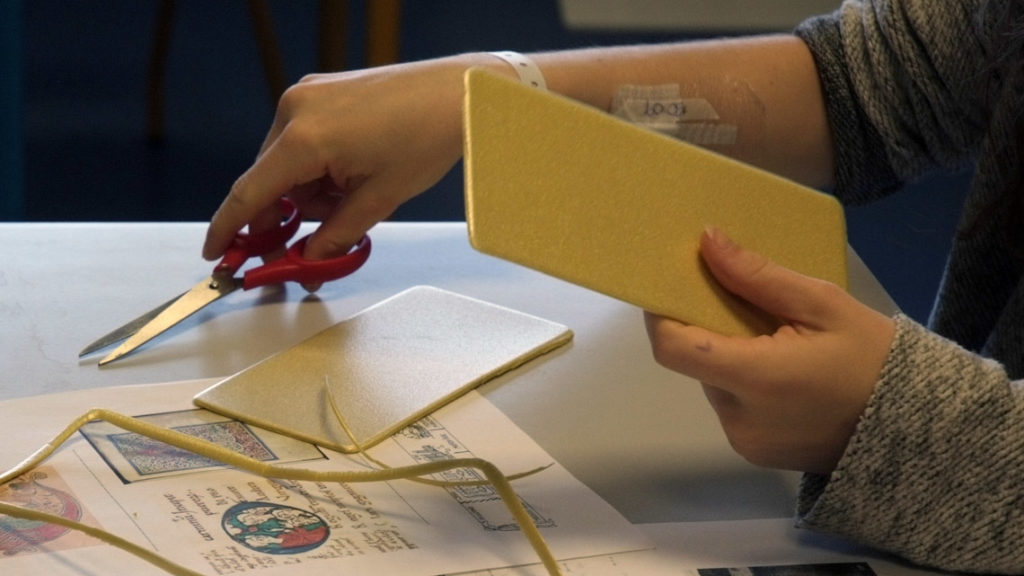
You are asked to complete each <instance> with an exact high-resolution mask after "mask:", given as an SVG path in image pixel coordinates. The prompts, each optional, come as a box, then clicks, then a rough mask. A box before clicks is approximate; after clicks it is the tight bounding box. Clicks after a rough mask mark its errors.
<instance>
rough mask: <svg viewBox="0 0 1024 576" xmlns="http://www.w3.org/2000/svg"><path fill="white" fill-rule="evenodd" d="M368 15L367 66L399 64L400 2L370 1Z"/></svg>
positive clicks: (390, 0)
mask: <svg viewBox="0 0 1024 576" xmlns="http://www.w3.org/2000/svg"><path fill="white" fill-rule="evenodd" d="M366 4H367V8H366V10H367V13H366V65H367V66H370V67H372V66H383V65H385V64H393V63H395V62H398V55H399V49H400V39H401V32H402V2H401V1H400V0H370V1H369V2H367V3H366Z"/></svg>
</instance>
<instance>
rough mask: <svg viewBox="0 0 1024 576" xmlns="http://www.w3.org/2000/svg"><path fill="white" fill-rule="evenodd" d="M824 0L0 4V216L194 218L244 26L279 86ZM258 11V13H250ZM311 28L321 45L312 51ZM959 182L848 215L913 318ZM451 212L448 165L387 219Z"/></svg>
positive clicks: (259, 79) (259, 106)
mask: <svg viewBox="0 0 1024 576" xmlns="http://www.w3.org/2000/svg"><path fill="white" fill-rule="evenodd" d="M375 2H376V3H377V5H375V4H374V3H375ZM834 4H836V2H835V1H834V0H780V1H777V2H776V1H764V0H561V1H559V0H407V1H405V2H398V1H397V0H348V1H338V0H334V1H332V0H323V1H321V0H267V1H264V2H260V1H253V0H249V1H246V0H179V1H177V2H172V1H170V0H31V1H23V0H0V19H2V21H0V52H2V54H0V108H2V110H0V220H8V221H19V220H24V221H203V220H206V219H207V218H208V217H209V216H210V215H211V214H212V213H213V210H214V209H215V208H216V206H217V205H218V204H219V202H220V200H221V199H222V197H223V196H224V194H225V193H226V192H227V190H228V188H229V187H230V185H231V183H232V182H233V181H234V179H235V178H236V177H237V176H238V175H239V174H240V173H241V172H242V171H244V170H245V169H246V168H247V167H248V166H249V164H250V162H251V160H252V158H253V156H254V155H255V153H256V151H257V150H258V148H259V145H260V143H261V142H262V139H263V137H264V135H265V133H266V130H267V128H268V127H269V125H270V122H271V119H272V117H273V109H274V108H273V104H272V103H273V102H274V96H273V93H274V91H275V88H274V87H273V86H272V84H274V82H269V83H268V72H267V69H266V68H265V67H264V62H265V61H266V59H265V58H264V57H261V54H262V55H264V56H265V55H266V52H262V53H261V48H260V44H259V42H258V38H259V37H260V36H259V34H257V30H259V29H260V25H259V22H263V23H264V24H265V23H267V22H269V23H270V26H269V31H270V33H271V34H272V36H273V38H274V40H275V42H276V47H277V51H276V52H275V54H276V56H275V57H273V58H271V60H274V59H275V58H276V62H277V64H278V68H277V69H278V70H279V71H280V74H281V77H280V78H273V76H274V74H273V73H271V74H270V75H269V77H270V79H271V80H273V81H276V83H277V84H279V85H280V84H283V85H288V84H291V83H293V82H295V81H296V80H298V79H299V78H300V77H301V76H302V75H304V74H306V73H310V72H315V71H318V70H321V69H323V68H325V67H330V68H332V69H335V68H359V67H363V66H365V65H367V63H368V62H370V63H372V62H373V61H374V59H375V58H376V59H378V60H379V59H380V58H382V57H384V58H387V57H388V56H387V54H388V52H389V50H390V51H391V52H392V57H393V59H396V60H401V61H410V60H419V59H424V58H430V57H434V56H442V55H448V54H452V53H456V52H463V51H479V50H500V49H509V50H518V51H523V52H529V51H534V50H545V49H558V48H570V47H579V46H595V45H610V44H622V43H635V42H657V41H665V40H674V39H685V38H697V37H706V36H718V35H723V34H729V35H732V34H748V33H754V32H762V31H764V30H766V29H768V30H770V29H777V30H786V29H788V28H789V27H790V26H792V24H793V23H795V22H797V21H799V19H800V18H801V17H802V15H803V14H813V13H817V12H820V11H823V10H827V9H829V8H830V7H831V6H832V5H834ZM396 6H397V7H398V10H399V11H398V13H397V19H395V18H396V16H395V13H394V12H393V9H394V8H395V7H396ZM171 7H173V11H172V13H171V15H170V16H168V13H169V12H171ZM260 7H265V8H266V12H265V13H263V14H262V15H261V18H257V19H256V20H254V14H257V13H258V12H259V9H260ZM254 10H256V12H254ZM375 18H376V19H377V22H376V23H374V19H375ZM381 18H383V19H384V22H383V24H381V22H380V19H381ZM325 24H329V25H325ZM381 26H383V28H381ZM389 27H390V28H391V29H393V30H394V31H395V37H394V39H393V41H392V40H389V39H388V35H387V29H388V28H389ZM371 29H372V30H373V32H371V31H370V30H371ZM382 29H383V30H384V32H381V30H382ZM263 30H264V31H266V30H267V27H266V26H264V27H263ZM265 36H266V34H264V37H265ZM325 38H326V39H327V40H328V42H327V43H325V44H324V46H326V48H327V50H328V52H329V54H328V55H327V57H323V56H318V52H320V51H321V50H322V49H323V48H322V47H321V40H322V39H325ZM161 42H163V44H162V45H163V46H164V47H165V52H164V54H165V60H164V66H163V73H162V74H161V75H159V77H160V78H162V89H161V90H160V91H159V94H160V95H161V96H162V98H161V99H160V101H159V106H158V107H157V108H159V111H160V112H161V113H162V116H161V118H162V123H161V124H160V126H159V128H160V130H159V134H158V135H156V136H154V134H153V124H152V122H153V121H152V114H151V112H152V107H151V106H150V107H147V102H148V101H150V100H148V99H147V98H148V97H150V96H152V95H153V92H151V90H152V89H153V86H154V83H153V81H152V78H153V76H152V71H153V70H154V68H153V64H152V57H153V51H154V49H155V48H156V47H158V46H160V45H161ZM382 45H383V48H382V47H381V46H382ZM382 54H383V56H382ZM967 177H968V176H967V175H955V176H951V177H937V178H933V179H929V180H928V181H925V182H920V183H915V184H914V185H913V186H911V187H910V189H909V190H908V192H907V193H906V194H903V195H900V196H899V197H896V198H893V199H892V200H886V201H884V202H882V203H879V204H877V205H873V206H871V207H868V208H857V209H851V210H850V211H849V234H850V241H851V244H853V245H854V247H855V248H856V249H857V250H858V252H859V253H860V254H861V256H862V257H863V258H864V259H865V261H867V262H868V264H869V265H870V266H871V268H872V270H873V271H874V272H875V274H876V276H878V277H879V279H880V280H881V281H882V282H883V284H884V285H885V286H886V288H887V289H889V291H890V292H891V293H892V294H893V296H894V298H895V299H896V300H897V302H898V303H899V304H900V305H901V306H902V307H903V308H904V310H905V311H907V312H908V313H909V314H910V315H911V316H913V317H915V318H918V319H922V320H923V319H924V318H926V317H927V313H928V309H929V307H930V302H931V299H932V296H933V294H934V290H935V285H936V284H937V282H938V280H939V275H940V274H941V269H942V264H943V261H944V253H945V250H946V248H947V247H948V244H949V234H950V231H951V229H952V226H953V223H954V222H955V214H956V211H957V209H958V208H959V202H960V198H961V196H962V189H963V186H964V185H965V183H966V181H967ZM462 218H463V204H462V180H461V170H460V169H458V167H457V169H456V170H453V171H452V173H451V174H450V175H449V176H448V177H447V178H445V179H444V180H443V181H442V182H441V183H440V184H439V185H438V186H437V187H436V189H435V190H432V191H430V192H429V193H427V194H425V195H423V196H421V197H420V198H418V199H416V200H414V201H412V202H410V203H409V204H408V205H406V206H404V207H402V208H401V209H400V210H399V212H398V213H396V214H395V215H394V219H396V220H461V219H462ZM197 254H198V246H197Z"/></svg>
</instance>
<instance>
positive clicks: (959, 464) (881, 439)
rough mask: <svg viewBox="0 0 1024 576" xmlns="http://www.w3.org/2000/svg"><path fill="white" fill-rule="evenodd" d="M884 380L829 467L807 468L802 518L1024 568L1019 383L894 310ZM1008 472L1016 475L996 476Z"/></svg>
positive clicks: (944, 561)
mask: <svg viewBox="0 0 1024 576" xmlns="http://www.w3.org/2000/svg"><path fill="white" fill-rule="evenodd" d="M896 327H897V328H896V337H895V339H894V341H893V347H892V350H891V352H890V355H889V358H888V360H887V362H886V365H885V367H884V368H883V371H882V375H881V378H880V380H879V382H878V384H877V386H876V388H875V391H874V394H873V395H872V397H871V399H870V401H869V402H868V406H867V408H866V409H865V411H864V414H863V415H862V417H861V420H860V422H859V423H858V425H857V429H856V431H855V433H854V435H853V437H852V438H851V439H850V442H849V444H848V445H847V448H846V451H845V453H844V455H843V457H842V459H841V460H840V462H839V465H838V466H837V468H836V470H835V471H834V472H833V473H832V474H831V475H830V476H822V475H814V474H807V475H805V477H804V479H803V482H802V485H801V489H800V494H799V497H798V502H797V524H798V526H801V527H806V528H811V529H815V530H821V531H825V532H831V533H835V534H839V535H842V536H845V537H848V538H851V539H853V540H856V541H858V542H861V543H864V544H868V545H870V546H873V547H876V548H880V549H884V550H888V551H891V552H894V553H897V554H899V555H901V556H904V557H906V558H908V559H910V560H912V561H915V562H918V563H921V564H925V565H930V566H935V567H940V568H944V569H948V570H968V571H986V572H993V573H997V572H1000V573H1001V572H1012V573H1017V572H1016V570H1019V568H1020V566H1024V546H1021V540H1022V539H1024V495H1022V491H1021V490H1020V489H1019V481H1020V480H1019V477H1020V473H1021V472H1022V471H1024V455H1022V454H1024V451H1022V450H1021V449H1020V446H1018V445H1017V443H1016V442H1014V441H1013V438H1016V437H1018V436H1016V435H1015V432H1016V430H1017V428H1018V427H1019V426H1021V425H1022V423H1024V407H1022V403H1021V398H1020V395H1021V391H1020V388H1017V387H1015V386H1014V385H1013V384H1011V383H1010V382H1009V381H1008V380H1007V378H1006V375H1005V373H1004V372H1003V370H1002V368H1001V366H999V365H998V364H997V363H995V362H992V361H991V360H986V359H983V358H981V357H979V356H977V355H974V354H972V353H970V352H968V351H966V350H964V349H962V348H960V347H959V346H957V345H956V344H955V343H953V342H951V341H948V340H945V339H943V338H941V337H939V336H937V335H935V334H934V333H932V332H929V331H928V330H926V329H925V328H924V327H922V326H920V325H918V324H916V323H915V322H913V321H912V320H910V319H909V318H907V317H905V316H903V315H898V316H897V317H896ZM996 470H1002V471H1009V472H1013V474H1011V475H1006V474H998V473H996V474H993V471H996Z"/></svg>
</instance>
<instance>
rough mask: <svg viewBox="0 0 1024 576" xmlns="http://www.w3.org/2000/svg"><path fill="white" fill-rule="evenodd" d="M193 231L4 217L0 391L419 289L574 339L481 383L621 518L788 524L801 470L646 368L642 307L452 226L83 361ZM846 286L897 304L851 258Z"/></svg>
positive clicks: (105, 380)
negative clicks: (515, 314)
mask: <svg viewBox="0 0 1024 576" xmlns="http://www.w3.org/2000/svg"><path fill="white" fill-rule="evenodd" d="M304 226H305V228H304V230H305V231H310V230H311V228H310V227H309V226H310V225H308V224H307V225H304ZM204 232H205V224H199V223H195V224H192V223H185V224H167V223H160V224H56V223H55V224H2V225H0V246H2V247H3V248H2V250H3V259H2V263H0V347H2V350H3V354H2V356H0V399H10V398H18V397H24V396H30V395H41V394H53V393H60V392H65V391H71V390H81V389H86V388H96V387H105V386H121V385H128V384H145V383H158V382H169V381H178V380H191V379H199V378H211V377H222V376H228V375H230V374H233V373H234V372H237V371H239V370H241V369H243V368H245V367H247V366H249V365H251V364H253V363H256V362H257V361H259V360H261V359H263V358H265V357H267V356H269V355H271V354H273V353H275V352H277V351H280V350H282V349H284V348H287V347H289V346H291V345H293V344H296V343H298V342H300V341H301V340H303V339H305V338H306V337H308V336H311V335H312V334H314V333H316V332H318V331H320V330H322V329H324V328H327V327H328V326H331V325H333V324H335V323H337V322H339V321H341V320H343V319H345V318H347V317H349V316H351V315H353V314H355V313H356V312H358V311H360V310H362V309H363V308H365V307H367V306H369V305H371V304H374V303H376V302H378V301H380V300H383V299H384V298H387V297H389V296H391V295H393V294H396V293H398V292H400V291H402V290H404V289H406V288H409V287H411V286H414V285H420V284H427V285H433V286H437V287H440V288H444V289H447V290H451V291H454V292H458V293H461V294H465V295H467V296H472V297H476V298H480V299H483V300H486V301H490V302H493V303H496V304H500V305H504V306H508V307H511V308H514V309H517V310H521V311H523V312H527V313H531V314H535V315H537V316H541V317H544V318H547V319H549V320H553V321H556V322H560V323H563V324H565V325H567V326H569V327H570V328H571V329H572V330H573V331H574V332H575V337H574V340H573V342H572V343H571V344H569V345H568V346H566V347H564V348H562V349H560V350H558V351H556V352H554V353H552V354H550V355H548V356H545V357H543V358H541V359H539V360H537V361H534V362H532V363H530V364H528V365H527V366H524V367H522V368H520V369H517V370H515V371H513V372H511V373H508V374H506V375H504V376H502V377H500V378H498V379H497V380H495V381H492V382H490V383H487V384H485V385H484V386H483V387H482V388H481V390H482V391H483V392H484V394H485V396H486V397H487V398H489V399H490V400H491V401H492V402H494V403H495V404H496V405H497V406H498V407H499V408H500V409H501V410H502V411H504V412H505V413H506V414H508V415H509V416H510V417H511V418H512V419H513V420H514V421H515V422H516V423H517V424H518V425H519V426H520V427H522V428H523V429H524V430H525V431H526V432H527V433H529V434H530V435H531V436H532V437H533V438H535V439H536V441H537V442H538V443H539V444H541V446H543V447H544V448H545V449H546V450H548V452H550V453H551V455H552V456H553V457H554V458H556V459H557V460H558V461H559V462H561V463H562V464H563V465H565V466H566V468H568V469H569V470H570V471H571V472H572V473H574V474H575V475H576V476H577V477H578V478H579V479H580V480H582V481H583V482H584V483H586V484H587V485H589V486H590V487H591V488H593V489H594V490H595V491H596V492H597V493H598V494H600V495H601V496H602V497H604V498H605V499H606V500H607V501H609V502H610V503H611V504H612V505H613V506H615V507H616V508H618V509H619V510H620V512H622V513H623V514H624V515H625V516H626V517H627V518H629V519H630V520H631V521H633V522H664V521H710V520H738V519H756V518H783V517H788V516H790V515H791V514H792V506H793V496H794V494H795V488H796V481H797V475H795V474H792V473H785V472H777V471H770V470H764V469H760V468H757V467H754V466H752V465H750V464H748V463H747V462H745V461H744V460H742V459H741V458H740V457H738V456H736V455H735V454H734V453H733V452H732V450H731V449H730V448H729V446H728V443H727V441H726V439H725V437H724V435H723V433H722V432H721V429H720V428H719V426H718V423H717V420H716V418H715V416H714V413H713V412H712V411H711V409H710V407H709V406H708V404H707V402H706V401H705V399H704V396H703V394H702V392H701V390H700V387H699V386H698V385H697V383H696V382H694V381H692V380H690V379H688V378H686V377H683V376H681V375H678V374H675V373H672V372H669V371H667V370H665V369H663V368H661V367H659V366H658V365H656V364H655V362H654V361H653V360H652V358H651V354H650V349H649V347H648V342H647V338H646V335H645V333H644V327H643V321H642V315H641V311H640V310H639V309H637V308H635V307H633V306H631V305H628V304H625V303H622V302H618V301H616V300H613V299H610V298H608V297H605V296H602V295H600V294H597V293H594V292H592V291H589V290H586V289H583V288H580V287H577V286H573V285H570V284H568V283H565V282H562V281H560V280H556V279H553V278H551V277H548V276H545V275H542V274H540V273H537V272H533V271H531V270H528V269H525V268H523V267H520V266H517V265H515V264H511V263H507V262H504V261H501V260H498V259H495V258H491V257H489V256H485V255H482V254H479V253H477V252H475V251H474V250H473V249H472V248H471V247H470V246H469V243H468V240H467V237H466V228H465V225H464V224H462V223H384V224H381V225H379V226H378V227H376V228H375V229H374V230H373V231H372V233H371V235H372V237H373V241H374V248H373V254H372V256H371V257H370V260H369V261H368V263H367V264H366V265H365V266H364V267H363V269H361V270H360V271H358V272H356V273H355V274H354V275H352V276H350V277H349V278H347V279H343V280H340V281H337V282H333V283H330V284H328V285H326V286H324V287H323V288H322V289H321V290H320V291H319V292H318V293H316V294H315V295H307V294H306V293H305V292H304V291H303V290H302V289H301V288H300V287H298V286H294V285H292V286H287V287H285V288H281V287H276V288H267V289H257V290H254V291H252V292H246V293H236V294H232V295H231V296H230V297H228V298H225V299H224V300H221V301H219V302H216V303H214V304H213V305H211V306H209V307H207V308H206V309H204V310H203V311H201V312H199V313H197V314H196V315H195V316H193V317H192V318H190V319H187V320H185V321H184V322H183V323H182V324H180V325H179V326H177V327H175V328H173V329H172V330H171V331H170V332H169V333H166V334H164V335H162V336H161V337H159V338H158V339H156V340H154V341H152V342H150V343H149V344H148V345H146V346H145V347H143V348H142V349H140V350H138V351H137V352H136V353H134V354H133V355H131V356H129V357H126V358H124V359H122V360H119V361H118V362H115V363H113V364H110V365H108V366H105V367H103V368H99V367H97V361H98V360H99V358H100V357H101V356H102V354H96V355H93V356H91V357H87V358H85V359H81V360H80V359H79V358H78V356H77V354H78V351H79V350H80V349H81V348H82V347H83V346H84V345H85V344H87V343H88V342H90V341H92V340H93V339H94V338H96V337H98V336H100V335H101V334H103V333H105V332H107V331H109V330H110V329H112V328H115V327H116V326H119V325H120V324H122V323H124V322H125V321H127V320H129V319H131V318H133V317H135V316H136V315H138V314H141V313H142V312H145V311H146V310H148V309H149V308H152V307H153V306H155V305H157V304H159V303H161V302H163V301H165V300H167V299H169V298H171V297H172V296H175V295H176V294H178V293H180V292H181V291H183V290H185V289H187V288H188V287H190V286H191V285H192V284H194V283H195V282H197V281H199V280H200V279H202V278H203V277H204V276H205V275H207V274H208V273H209V271H210V267H211V265H210V264H208V263H206V262H204V261H203V260H202V259H201V258H200V257H199V251H200V246H201V243H202V240H203V235H204ZM851 291H852V292H853V293H854V294H857V295H859V297H861V299H862V300H865V301H867V302H869V303H872V304H873V305H876V306H877V307H880V308H889V307H891V306H892V304H891V302H890V301H889V300H888V298H887V296H886V295H885V293H884V292H883V291H882V290H881V289H880V287H878V286H877V283H876V282H875V281H874V279H873V277H872V276H871V275H870V273H869V272H867V271H866V270H865V269H864V268H863V267H862V265H861V264H860V262H859V259H856V258H855V259H854V262H853V270H852V283H851ZM83 408H85V407H84V406H83Z"/></svg>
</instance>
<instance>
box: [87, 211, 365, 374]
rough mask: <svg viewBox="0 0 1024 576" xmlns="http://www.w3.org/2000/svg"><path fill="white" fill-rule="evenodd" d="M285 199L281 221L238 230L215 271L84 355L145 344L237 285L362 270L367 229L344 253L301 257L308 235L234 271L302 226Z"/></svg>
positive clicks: (114, 355)
mask: <svg viewBox="0 0 1024 576" xmlns="http://www.w3.org/2000/svg"><path fill="white" fill-rule="evenodd" d="M280 203H281V204H280V205H281V209H282V212H283V213H284V217H283V221H282V222H281V225H280V226H278V227H277V228H273V229H271V230H268V231H266V232H261V233H258V234H246V233H243V232H239V233H238V234H236V235H235V238H234V240H233V241H232V243H231V246H230V247H229V248H228V249H227V251H226V252H225V253H224V257H223V258H222V259H221V261H220V262H219V263H218V264H217V265H216V266H215V267H214V269H213V273H212V274H211V275H210V276H208V277H207V278H205V279H203V280H202V281H200V282H199V283H198V284H196V285H195V286H193V287H192V288H191V289H189V291H188V292H185V293H184V294H182V295H181V296H179V297H177V298H175V299H174V300H171V301H170V302H167V303H165V304H162V305H160V306H158V307H156V308H154V309H153V310H151V311H150V312H148V313H146V314H144V315H143V316H140V317H139V318H136V319H135V320H132V321H131V322H129V323H127V324H125V325H124V326H122V327H120V328H118V329H117V330H114V331H113V332H111V333H109V334H107V335H105V336H103V337H101V338H100V339H98V340H96V341H95V342H93V343H92V344H90V345H89V346H86V348H85V349H83V350H82V352H81V353H80V354H79V356H84V355H86V354H90V353H92V352H95V351H96V350H99V349H101V348H105V347H107V346H109V345H111V344H114V343H116V342H119V341H121V340H124V342H123V343H122V344H121V345H120V346H119V347H118V348H117V349H115V350H114V351H113V352H111V353H110V354H109V355H107V356H106V357H105V358H103V359H102V360H100V362H99V364H100V366H102V365H104V364H107V363H109V362H113V361H114V360H117V359H118V358H120V357H121V356H124V355H125V354H128V353H129V352H131V351H133V350H135V349H136V348H138V347H139V346H142V345H143V344H145V343H146V342H148V341H150V340H152V339H153V338H155V337H156V336H158V335H160V334H162V333H163V332H165V331H166V330H167V329H169V328H170V327H172V326H174V325H175V324H177V323H178V322H181V321H182V320H184V319H185V318H188V317H189V316H191V315H192V314H194V313H195V312H197V311H199V310H201V309H202V308H203V307H205V306H206V305H208V304H210V303H212V302H214V301H216V300H219V299H221V298H223V297H224V296H227V295H228V294H230V293H232V292H234V291H235V290H237V289H238V288H242V289H243V290H249V289H250V288H256V287H259V286H266V285H268V284H280V283H283V282H298V283H300V284H304V285H309V284H321V283H324V282H327V281H330V280H337V279H338V278H342V277H344V276H348V275H349V274H351V273H353V272H355V271H356V270H358V269H359V268H360V267H361V266H362V265H363V263H365V262H366V259H367V258H368V257H369V256H370V246H371V244H370V237H369V236H366V235H364V236H363V238H362V239H361V240H360V241H359V242H358V243H357V244H356V246H355V247H354V248H353V249H352V250H350V251H349V252H348V253H347V254H345V255H343V256H339V257H337V258H332V259H329V260H307V259H305V258H303V257H302V250H303V248H304V247H305V245H306V241H307V240H308V238H309V236H304V237H302V238H300V239H299V240H298V241H296V242H295V243H294V244H292V245H291V246H289V247H288V249H287V251H286V252H285V254H284V256H283V257H282V258H279V259H277V260H274V261H272V262H268V263H266V264H263V265H262V266H258V267H256V268H252V269H250V270H247V271H246V272H245V273H244V274H243V275H242V277H240V278H238V277H235V272H237V271H238V269H239V268H241V267H242V265H243V264H244V263H245V262H246V261H247V260H248V259H249V258H253V257H257V256H264V255H266V254H270V253H272V252H275V251H277V250H280V249H281V248H284V247H285V245H286V244H287V242H288V240H289V239H290V238H291V237H292V236H294V235H295V233H296V232H297V231H298V229H299V224H300V222H301V218H300V216H299V211H298V209H296V208H295V206H294V205H293V204H292V203H291V201H290V200H288V199H287V198H282V199H281V201H280Z"/></svg>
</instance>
